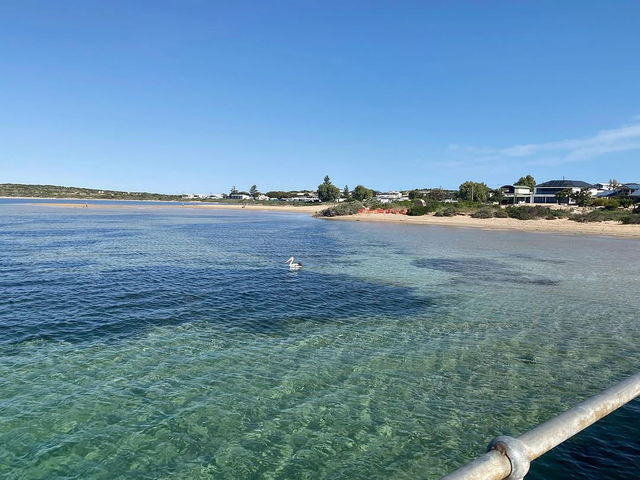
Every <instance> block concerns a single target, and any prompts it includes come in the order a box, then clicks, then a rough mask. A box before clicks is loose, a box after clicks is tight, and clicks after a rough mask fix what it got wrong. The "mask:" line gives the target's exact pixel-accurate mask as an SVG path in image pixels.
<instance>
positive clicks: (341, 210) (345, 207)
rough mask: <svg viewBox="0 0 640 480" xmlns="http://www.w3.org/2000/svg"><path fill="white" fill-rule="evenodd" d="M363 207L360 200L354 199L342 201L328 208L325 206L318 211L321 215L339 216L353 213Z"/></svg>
mask: <svg viewBox="0 0 640 480" xmlns="http://www.w3.org/2000/svg"><path fill="white" fill-rule="evenodd" d="M361 208H364V205H363V203H362V202H359V201H357V200H354V201H352V202H342V203H339V204H337V205H334V206H332V207H329V208H325V209H324V210H322V211H321V212H320V213H319V216H321V217H339V216H343V215H355V214H356V213H358V210H359V209H361Z"/></svg>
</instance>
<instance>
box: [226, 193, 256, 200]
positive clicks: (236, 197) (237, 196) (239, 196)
mask: <svg viewBox="0 0 640 480" xmlns="http://www.w3.org/2000/svg"><path fill="white" fill-rule="evenodd" d="M227 198H230V199H231V200H250V199H251V198H253V197H252V196H251V195H246V194H244V193H231V194H230V195H229V196H228V197H227Z"/></svg>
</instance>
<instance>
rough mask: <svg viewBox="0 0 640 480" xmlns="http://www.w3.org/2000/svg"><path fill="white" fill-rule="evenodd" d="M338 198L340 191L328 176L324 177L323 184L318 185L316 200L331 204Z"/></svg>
mask: <svg viewBox="0 0 640 480" xmlns="http://www.w3.org/2000/svg"><path fill="white" fill-rule="evenodd" d="M339 196H340V190H339V189H338V187H336V186H335V185H334V184H333V183H331V179H330V178H329V175H327V176H325V177H324V182H322V183H321V184H320V185H318V198H319V199H320V201H321V202H333V201H334V200H335V199H336V198H338V197H339Z"/></svg>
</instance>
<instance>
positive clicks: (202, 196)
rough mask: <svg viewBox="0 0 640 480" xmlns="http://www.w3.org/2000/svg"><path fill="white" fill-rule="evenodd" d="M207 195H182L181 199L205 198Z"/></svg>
mask: <svg viewBox="0 0 640 480" xmlns="http://www.w3.org/2000/svg"><path fill="white" fill-rule="evenodd" d="M207 196H208V195H205V194H204V193H187V194H185V195H183V196H182V197H183V198H188V199H194V198H207Z"/></svg>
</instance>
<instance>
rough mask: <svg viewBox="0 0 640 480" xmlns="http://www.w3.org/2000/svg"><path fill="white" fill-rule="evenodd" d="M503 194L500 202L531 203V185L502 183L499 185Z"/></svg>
mask: <svg viewBox="0 0 640 480" xmlns="http://www.w3.org/2000/svg"><path fill="white" fill-rule="evenodd" d="M500 190H502V193H503V194H504V200H503V201H502V203H506V204H511V205H513V204H517V203H531V194H532V193H533V192H532V191H531V187H529V186H528V185H503V186H501V187H500Z"/></svg>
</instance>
